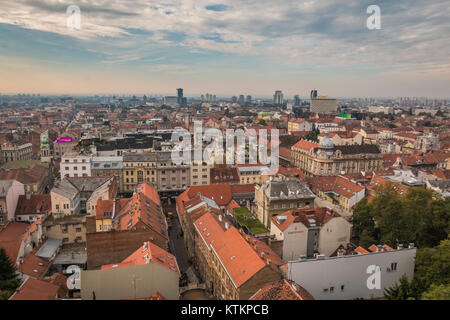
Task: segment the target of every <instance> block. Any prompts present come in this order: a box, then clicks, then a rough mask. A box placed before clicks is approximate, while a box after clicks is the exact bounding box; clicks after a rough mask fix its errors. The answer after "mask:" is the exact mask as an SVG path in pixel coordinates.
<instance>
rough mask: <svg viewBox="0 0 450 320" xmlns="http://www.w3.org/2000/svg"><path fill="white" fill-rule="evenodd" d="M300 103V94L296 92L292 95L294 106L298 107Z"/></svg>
mask: <svg viewBox="0 0 450 320" xmlns="http://www.w3.org/2000/svg"><path fill="white" fill-rule="evenodd" d="M300 103H301V101H300V96H299V95H298V94H297V95H295V96H294V106H296V107H298V106H300Z"/></svg>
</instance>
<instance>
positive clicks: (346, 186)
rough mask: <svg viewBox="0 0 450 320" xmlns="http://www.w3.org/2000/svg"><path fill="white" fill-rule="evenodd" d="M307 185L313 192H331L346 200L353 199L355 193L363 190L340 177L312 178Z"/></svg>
mask: <svg viewBox="0 0 450 320" xmlns="http://www.w3.org/2000/svg"><path fill="white" fill-rule="evenodd" d="M308 183H309V184H311V185H312V188H313V189H314V190H320V191H322V192H325V191H333V192H336V193H338V194H340V195H342V196H344V197H347V198H351V197H353V195H354V194H355V193H357V192H360V191H362V190H363V189H364V187H362V186H360V185H359V184H357V183H354V182H352V181H350V180H349V179H347V178H344V177H341V176H329V177H314V178H310V179H308Z"/></svg>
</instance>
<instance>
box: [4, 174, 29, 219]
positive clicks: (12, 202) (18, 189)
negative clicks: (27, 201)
mask: <svg viewBox="0 0 450 320" xmlns="http://www.w3.org/2000/svg"><path fill="white" fill-rule="evenodd" d="M24 194H25V187H24V185H23V184H22V183H20V182H19V181H17V180H14V181H13V183H12V184H11V187H10V188H9V190H8V193H7V195H6V209H7V210H8V218H7V219H8V220H10V221H13V220H14V215H15V213H16V208H17V202H18V201H19V196H21V195H24Z"/></svg>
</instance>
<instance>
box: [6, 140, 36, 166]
mask: <svg viewBox="0 0 450 320" xmlns="http://www.w3.org/2000/svg"><path fill="white" fill-rule="evenodd" d="M31 159H33V145H32V144H31V143H27V142H22V143H17V144H15V145H7V144H3V145H2V146H1V147H0V162H1V163H7V162H13V161H22V160H31Z"/></svg>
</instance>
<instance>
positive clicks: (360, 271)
mask: <svg viewBox="0 0 450 320" xmlns="http://www.w3.org/2000/svg"><path fill="white" fill-rule="evenodd" d="M415 256H416V248H412V249H402V250H394V251H385V252H375V253H369V254H361V255H352V256H342V257H331V258H326V259H323V260H318V259H310V260H303V261H291V262H289V263H288V264H289V265H288V266H289V271H288V275H289V278H290V279H291V280H293V281H295V282H296V283H298V284H299V285H301V286H302V287H304V288H305V289H306V290H308V291H309V292H310V293H311V294H312V295H313V296H314V298H315V299H318V300H344V299H347V300H348V299H356V298H365V299H370V298H371V297H381V296H383V290H384V288H388V287H391V286H392V285H393V284H395V283H397V282H398V281H399V279H400V278H401V276H402V275H404V274H406V275H407V277H408V278H409V279H410V280H411V279H412V277H413V276H414V258H415ZM394 262H396V263H397V270H396V271H390V272H388V271H387V268H390V267H391V263H394ZM370 265H377V266H379V267H380V270H381V272H380V280H381V281H380V284H381V286H380V289H373V290H370V289H369V288H368V287H367V279H368V278H369V277H370V276H371V274H368V273H367V268H368V267H369V266H370ZM372 275H373V274H372ZM342 285H344V290H342V291H341V286H342ZM331 287H334V292H333V293H331V292H330V288H331ZM324 289H328V291H327V292H325V291H324Z"/></svg>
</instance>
